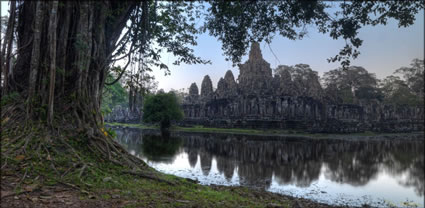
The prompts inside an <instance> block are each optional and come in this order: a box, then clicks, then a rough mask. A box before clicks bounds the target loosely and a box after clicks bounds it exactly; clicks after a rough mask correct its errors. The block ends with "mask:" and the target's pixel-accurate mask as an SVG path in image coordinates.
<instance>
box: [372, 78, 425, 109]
mask: <svg viewBox="0 0 425 208" xmlns="http://www.w3.org/2000/svg"><path fill="white" fill-rule="evenodd" d="M380 86H381V90H382V93H383V96H384V102H385V103H388V104H396V105H411V106H415V105H423V104H424V100H423V98H421V97H418V96H416V95H415V94H414V93H413V92H412V90H411V89H410V88H409V86H408V85H407V83H406V82H405V81H404V80H402V79H401V78H400V77H398V76H394V75H390V76H388V77H386V78H385V79H384V80H382V81H381V82H380Z"/></svg>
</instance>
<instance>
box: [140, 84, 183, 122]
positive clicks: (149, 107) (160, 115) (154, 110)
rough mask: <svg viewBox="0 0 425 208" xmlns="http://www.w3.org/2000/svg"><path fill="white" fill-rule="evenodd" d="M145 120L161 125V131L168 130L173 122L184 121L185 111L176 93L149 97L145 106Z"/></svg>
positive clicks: (161, 93) (160, 93) (162, 93)
mask: <svg viewBox="0 0 425 208" xmlns="http://www.w3.org/2000/svg"><path fill="white" fill-rule="evenodd" d="M143 113H144V114H143V120H144V121H145V122H150V123H159V124H160V127H161V129H164V128H168V127H170V125H171V121H178V120H181V119H183V111H182V110H181V108H180V105H179V103H178V100H177V96H176V95H175V94H174V92H169V93H164V92H158V93H157V94H153V95H148V96H147V97H146V99H145V103H144V106H143Z"/></svg>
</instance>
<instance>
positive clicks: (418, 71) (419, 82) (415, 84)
mask: <svg viewBox="0 0 425 208" xmlns="http://www.w3.org/2000/svg"><path fill="white" fill-rule="evenodd" d="M395 73H396V74H401V75H403V78H404V80H405V81H406V84H407V85H408V86H409V88H410V89H411V90H412V92H413V93H414V94H415V95H416V96H419V97H420V98H422V99H423V98H424V60H420V59H413V60H412V63H411V64H410V67H401V68H399V69H397V70H396V71H395Z"/></svg>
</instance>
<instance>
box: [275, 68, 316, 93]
mask: <svg viewBox="0 0 425 208" xmlns="http://www.w3.org/2000/svg"><path fill="white" fill-rule="evenodd" d="M275 74H276V76H278V77H279V78H280V81H283V83H282V84H283V85H284V86H285V87H288V88H290V89H288V91H289V93H292V94H295V95H297V96H309V97H314V98H317V99H321V98H322V97H323V90H322V87H321V85H320V82H319V75H318V73H317V71H313V70H312V69H311V68H310V66H309V65H308V64H296V65H295V66H286V65H280V66H278V67H277V69H276V70H275ZM285 79H286V80H285ZM284 86H281V87H282V88H283V87H284Z"/></svg>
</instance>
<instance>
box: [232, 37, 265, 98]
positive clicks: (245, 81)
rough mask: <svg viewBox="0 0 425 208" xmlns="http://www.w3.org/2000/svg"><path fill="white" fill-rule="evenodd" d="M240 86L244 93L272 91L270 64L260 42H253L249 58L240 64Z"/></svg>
mask: <svg viewBox="0 0 425 208" xmlns="http://www.w3.org/2000/svg"><path fill="white" fill-rule="evenodd" d="M239 70H240V72H239V77H238V80H239V88H240V89H241V92H242V93H244V94H265V93H269V92H270V91H271V83H272V79H273V75H272V69H271V68H270V64H269V63H268V62H266V61H265V60H264V59H263V56H262V54H261V50H260V44H258V43H257V42H253V43H252V44H251V50H250V52H249V59H248V61H246V62H245V63H244V64H240V65H239Z"/></svg>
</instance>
